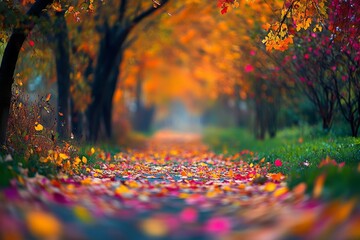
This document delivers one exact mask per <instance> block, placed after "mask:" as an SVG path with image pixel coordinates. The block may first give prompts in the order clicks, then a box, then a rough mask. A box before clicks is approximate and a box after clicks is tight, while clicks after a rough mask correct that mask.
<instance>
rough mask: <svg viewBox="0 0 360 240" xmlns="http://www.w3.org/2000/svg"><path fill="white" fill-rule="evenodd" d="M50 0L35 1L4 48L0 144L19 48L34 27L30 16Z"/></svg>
mask: <svg viewBox="0 0 360 240" xmlns="http://www.w3.org/2000/svg"><path fill="white" fill-rule="evenodd" d="M52 2H53V0H38V1H36V2H35V3H34V4H33V5H32V6H31V8H30V9H29V11H28V12H27V13H26V15H27V16H28V17H29V19H30V20H27V21H26V22H24V23H22V24H21V25H22V27H21V28H17V29H14V31H13V33H12V34H11V36H10V39H9V42H8V44H7V46H6V48H5V51H4V55H3V58H2V62H1V66H0V86H1V88H0V145H5V143H6V131H7V124H8V118H9V110H10V102H11V95H12V93H11V87H12V84H13V83H14V78H13V76H14V71H15V67H16V62H17V59H18V56H19V52H20V49H21V47H22V45H23V43H24V41H25V39H26V36H27V34H28V33H29V32H30V31H31V30H32V29H33V27H34V23H33V22H32V21H31V17H39V16H40V14H41V13H42V10H43V9H45V8H46V7H47V5H49V4H50V3H52Z"/></svg>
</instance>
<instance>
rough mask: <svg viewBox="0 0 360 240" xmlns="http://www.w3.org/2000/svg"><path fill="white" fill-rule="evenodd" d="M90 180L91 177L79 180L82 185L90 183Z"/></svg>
mask: <svg viewBox="0 0 360 240" xmlns="http://www.w3.org/2000/svg"><path fill="white" fill-rule="evenodd" d="M91 182H92V180H91V178H85V179H83V180H81V184H83V185H89V184H91Z"/></svg>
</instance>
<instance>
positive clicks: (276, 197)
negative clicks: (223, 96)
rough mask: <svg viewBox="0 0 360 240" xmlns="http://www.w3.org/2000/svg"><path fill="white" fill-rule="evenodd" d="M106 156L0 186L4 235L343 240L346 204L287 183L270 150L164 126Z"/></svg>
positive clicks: (1, 231) (1, 233) (0, 223)
mask: <svg viewBox="0 0 360 240" xmlns="http://www.w3.org/2000/svg"><path fill="white" fill-rule="evenodd" d="M94 154H96V152H95V153H94ZM110 158H111V159H112V161H110V162H109V161H106V160H100V161H99V162H98V163H96V164H92V165H91V164H88V165H86V166H85V168H86V169H85V170H86V171H84V174H81V175H77V176H72V177H69V176H66V175H63V176H59V178H58V179H57V180H49V179H47V178H45V177H43V176H40V175H37V176H36V177H34V178H24V179H19V180H17V181H14V183H13V187H11V188H8V189H6V190H3V191H2V192H1V193H0V202H1V205H0V239H299V238H304V237H305V236H306V237H307V238H309V239H314V238H317V237H324V236H325V238H326V239H328V238H333V239H336V238H338V239H343V238H344V237H346V236H347V235H346V234H347V233H348V232H349V229H348V228H347V227H342V228H341V227H338V223H339V222H338V221H337V220H336V219H338V218H339V216H338V215H336V214H337V213H338V212H340V213H342V214H343V215H344V214H345V215H346V209H344V207H343V206H345V205H343V204H342V205H339V204H338V205H336V204H335V205H332V207H329V206H324V205H321V204H319V203H316V202H314V201H310V200H308V199H307V197H306V196H305V195H304V194H303V190H304V189H303V186H299V187H298V188H297V189H296V190H295V191H293V192H289V191H288V189H287V187H286V184H285V183H284V182H283V180H284V176H283V175H282V174H279V173H269V172H268V169H269V166H270V165H271V163H268V162H266V159H257V158H256V156H253V153H251V152H249V151H242V152H239V153H238V154H235V155H232V156H226V157H225V156H223V155H216V154H214V153H213V152H211V151H209V150H208V148H207V147H206V146H205V145H204V144H203V143H202V142H201V138H200V136H199V135H196V134H176V133H173V132H167V131H162V132H159V133H157V134H156V135H155V136H154V137H153V138H152V139H151V140H150V141H149V142H148V143H147V146H146V147H145V148H143V149H140V150H129V151H127V152H121V153H118V154H116V155H113V156H110ZM249 159H250V161H248V160H249ZM245 160H247V161H245ZM347 204H348V205H349V206H348V208H349V209H350V208H351V206H350V205H351V202H350V203H347ZM334 216H335V217H334ZM340 217H341V216H340ZM345 217H347V215H346V216H345ZM324 219H325V220H324ZM335 226H336V228H335ZM324 234H325V235H324ZM326 234H330V235H326Z"/></svg>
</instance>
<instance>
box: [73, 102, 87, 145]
mask: <svg viewBox="0 0 360 240" xmlns="http://www.w3.org/2000/svg"><path fill="white" fill-rule="evenodd" d="M83 131H84V129H83V113H82V112H80V111H77V110H76V109H75V106H74V101H73V100H71V132H72V133H73V134H74V138H75V139H76V140H77V141H82V140H83V136H84V134H83Z"/></svg>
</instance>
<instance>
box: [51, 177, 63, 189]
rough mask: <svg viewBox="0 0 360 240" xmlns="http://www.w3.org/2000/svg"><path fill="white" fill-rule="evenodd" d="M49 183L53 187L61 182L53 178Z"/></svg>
mask: <svg viewBox="0 0 360 240" xmlns="http://www.w3.org/2000/svg"><path fill="white" fill-rule="evenodd" d="M51 185H53V186H54V187H57V188H60V187H61V183H60V182H59V181H57V180H55V179H53V180H51Z"/></svg>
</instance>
